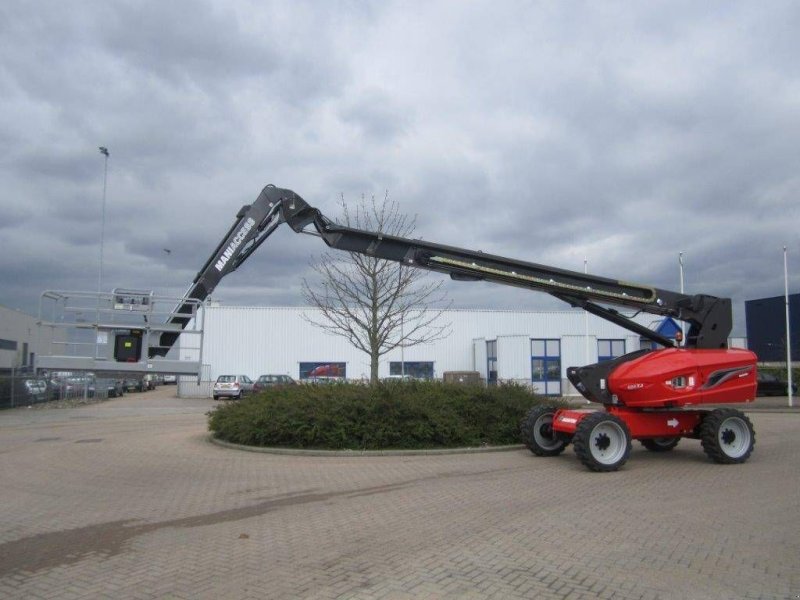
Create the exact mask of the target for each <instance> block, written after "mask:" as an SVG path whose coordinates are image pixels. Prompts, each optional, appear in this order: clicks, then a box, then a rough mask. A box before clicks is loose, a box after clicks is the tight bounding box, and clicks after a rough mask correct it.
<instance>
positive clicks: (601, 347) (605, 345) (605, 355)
mask: <svg viewBox="0 0 800 600" xmlns="http://www.w3.org/2000/svg"><path fill="white" fill-rule="evenodd" d="M623 354H625V340H597V362H603V361H606V360H613V359H615V358H617V357H619V356H622V355H623Z"/></svg>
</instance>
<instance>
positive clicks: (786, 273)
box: [783, 246, 794, 408]
mask: <svg viewBox="0 0 800 600" xmlns="http://www.w3.org/2000/svg"><path fill="white" fill-rule="evenodd" d="M783 298H784V303H785V305H786V379H787V384H786V387H787V390H786V393H787V395H788V396H789V408H791V407H792V406H793V404H794V400H793V398H792V337H791V335H789V333H790V331H791V328H790V327H789V267H788V261H787V258H786V246H784V247H783Z"/></svg>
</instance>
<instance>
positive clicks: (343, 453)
mask: <svg viewBox="0 0 800 600" xmlns="http://www.w3.org/2000/svg"><path fill="white" fill-rule="evenodd" d="M208 441H209V442H211V443H212V444H215V445H217V446H222V447H223V448H230V449H231V450H243V451H245V452H260V453H262V454H283V455H288V456H327V457H330V458H342V457H351V456H356V457H357V456H431V455H442V454H480V453H482V452H509V451H511V450H523V449H525V446H524V445H522V444H513V445H510V446H482V447H480V448H432V449H429V450H424V449H422V450H303V449H300V448H262V447H260V446H245V445H243V444H233V443H231V442H226V441H224V440H220V439H217V438H215V437H214V436H213V434H209V435H208Z"/></svg>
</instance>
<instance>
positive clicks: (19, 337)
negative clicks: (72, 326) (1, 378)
mask: <svg viewBox="0 0 800 600" xmlns="http://www.w3.org/2000/svg"><path fill="white" fill-rule="evenodd" d="M54 336H55V337H54ZM59 339H61V340H63V339H64V337H63V335H61V334H60V333H55V334H54V333H53V332H52V331H47V332H41V331H39V326H38V325H37V319H36V317H33V316H31V315H29V314H27V313H24V312H22V311H20V310H15V309H13V308H8V307H5V306H2V305H0V373H10V372H12V371H27V370H32V369H33V366H34V363H35V361H36V356H37V355H39V353H41V352H44V353H51V352H52V348H53V345H54V341H55V343H56V344H57V343H58V340H59Z"/></svg>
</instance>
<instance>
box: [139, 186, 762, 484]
mask: <svg viewBox="0 0 800 600" xmlns="http://www.w3.org/2000/svg"><path fill="white" fill-rule="evenodd" d="M282 223H286V224H288V225H289V227H291V228H292V230H294V231H295V232H297V233H308V234H311V235H315V236H318V237H321V238H322V240H323V241H324V242H325V243H326V244H327V245H328V246H330V247H331V248H335V249H338V250H344V251H346V252H354V253H359V254H366V255H370V256H374V257H377V258H382V259H386V260H391V261H396V262H399V263H402V264H403V265H406V266H409V267H415V268H420V269H427V270H430V271H438V272H440V273H445V274H448V275H450V277H451V278H452V279H455V280H460V281H490V282H494V283H499V284H504V285H510V286H516V287H522V288H526V289H531V290H536V291H540V292H544V293H548V294H550V295H552V296H554V297H556V298H558V299H559V300H562V301H564V302H566V303H568V304H570V305H571V306H574V307H580V308H582V309H583V310H585V311H587V312H589V313H591V314H594V315H596V316H599V317H601V318H603V319H606V320H608V321H611V322H613V323H615V324H617V325H620V326H621V327H624V328H626V329H628V330H630V331H632V332H635V333H637V334H639V335H640V336H642V337H644V338H647V339H649V340H651V341H654V342H656V343H658V344H660V345H662V346H664V348H663V349H660V350H640V351H638V352H632V353H630V354H626V355H624V356H622V357H619V358H616V359H614V360H610V361H605V362H601V363H597V364H592V365H587V366H584V367H571V368H569V369H568V370H567V377H568V379H569V380H570V382H571V383H572V384H573V385H574V386H575V388H576V389H577V390H578V391H579V392H580V393H581V394H582V395H583V396H584V397H585V398H586V399H587V400H589V401H591V402H594V403H598V404H601V405H602V406H603V410H575V409H565V408H558V407H555V406H543V407H537V408H534V409H533V410H531V412H530V413H529V414H528V415H527V417H526V418H525V419H524V421H523V423H522V426H521V430H522V435H523V439H524V442H525V444H526V445H527V447H528V448H529V449H530V450H531V452H533V453H534V454H535V455H537V456H554V455H558V454H560V453H561V452H563V450H564V449H565V448H566V446H567V445H568V444H570V443H572V444H573V446H574V449H575V453H576V454H577V456H578V458H579V459H580V460H581V462H582V463H583V464H584V465H585V466H586V467H588V468H589V469H591V470H593V471H615V470H617V469H619V468H620V467H621V466H622V465H623V464H625V462H626V461H627V459H628V456H629V454H630V451H631V440H639V441H640V442H641V444H642V445H643V446H644V447H645V448H647V449H648V450H651V451H653V452H666V451H669V450H672V449H673V448H674V447H675V446H676V445H677V444H678V442H679V441H680V439H681V438H693V439H699V440H700V441H701V444H702V447H703V450H704V451H705V452H706V454H707V455H708V456H709V457H710V458H711V459H712V460H714V461H715V462H717V463H722V464H730V463H742V462H744V461H746V460H747V459H748V457H749V456H750V454H751V452H752V451H753V446H754V444H755V433H754V431H753V426H752V424H751V423H750V420H749V419H748V418H747V416H746V415H745V414H744V413H742V412H741V411H739V410H735V409H730V408H717V409H711V408H706V409H699V408H687V407H691V406H694V405H703V404H723V403H724V404H730V403H740V402H752V401H753V400H754V399H755V393H756V356H755V354H753V353H752V352H749V351H748V350H743V349H728V348H727V342H728V335H729V334H730V331H731V327H732V311H731V302H730V300H729V299H727V298H717V297H714V296H709V295H704V294H698V295H685V294H680V293H677V292H672V291H668V290H662V289H657V288H653V287H650V286H646V285H640V284H635V283H628V282H624V281H618V280H614V279H608V278H605V277H598V276H595V275H588V274H585V273H579V272H576V271H567V270H563V269H558V268H555V267H550V266H546V265H540V264H535V263H529V262H524V261H520V260H514V259H509V258H504V257H501V256H493V255H490V254H485V253H483V252H476V251H473V250H465V249H463V248H456V247H452V246H445V245H442V244H436V243H432V242H426V241H423V240H411V239H407V238H401V237H395V236H390V235H385V234H383V233H380V232H372V231H363V230H359V229H353V228H350V227H343V226H341V225H338V224H337V223H335V222H333V221H331V220H330V219H328V218H327V217H325V216H324V215H323V214H322V213H321V212H320V211H319V210H317V209H316V208H314V207H312V206H310V205H308V204H307V203H306V202H305V201H304V200H303V199H302V198H301V197H300V196H298V195H297V194H295V193H294V192H293V191H291V190H288V189H282V188H277V187H275V186H272V185H268V186H267V187H265V188H264V189H263V190H262V192H261V194H260V195H259V196H258V198H257V199H256V200H255V202H253V203H252V204H250V205H245V206H244V207H242V209H241V210H240V211H239V213H238V214H237V216H236V221H235V222H234V224H233V226H232V227H231V228H230V230H229V231H228V233H227V235H226V236H225V238H224V239H223V240H222V242H220V244H219V245H218V246H217V248H216V250H215V251H214V253H213V254H212V255H211V257H210V258H209V259H208V260H207V261H206V263H205V265H204V266H203V268H202V269H201V270H200V271H199V272H198V274H197V276H196V277H195V279H194V281H193V282H192V285H191V287H190V288H189V290H188V291H187V293H186V295H185V297H184V303H183V304H179V306H178V307H176V309H175V310H174V311H173V316H172V317H171V318H170V319H169V321H168V324H169V325H170V326H171V329H170V330H165V331H164V332H163V333H162V334H161V337H160V341H159V343H158V344H157V345H155V346H153V347H151V348H150V349H149V354H150V357H155V356H163V355H164V354H165V353H166V352H167V351H168V349H169V348H170V347H171V346H172V344H174V342H175V341H176V340H177V338H178V336H179V335H180V331H181V330H182V329H183V328H185V327H186V326H187V325H188V324H189V323H190V321H191V318H190V315H191V314H192V311H193V306H194V304H195V303H196V302H198V301H200V302H202V301H203V300H204V299H205V298H206V297H207V296H208V295H209V294H210V293H211V292H212V290H213V289H214V288H215V287H216V285H217V284H218V283H219V281H220V280H221V279H222V278H223V277H224V276H225V275H227V274H228V273H230V272H232V271H234V270H235V269H236V268H238V267H239V265H241V264H242V263H243V262H244V261H245V260H246V259H247V258H248V257H249V256H250V255H251V254H252V253H253V252H254V251H255V250H256V249H257V248H258V247H259V246H260V245H261V244H262V243H263V242H264V241H265V240H266V239H267V238H268V237H269V236H270V235H271V234H272V233H273V232H274V231H275V229H276V228H277V227H278V226H279V225H281V224H282ZM607 305H612V306H620V307H623V308H627V309H634V310H636V311H639V312H644V313H649V314H654V315H659V316H669V317H673V318H675V319H678V320H681V321H684V322H685V323H687V324H688V325H689V331H688V334H687V336H686V340H685V343H684V345H683V346H682V347H676V346H675V344H674V342H673V341H672V340H671V339H669V338H666V337H663V336H661V335H659V334H658V333H656V332H654V331H652V330H650V329H649V328H647V327H644V326H642V325H640V324H638V323H636V322H635V321H634V320H633V319H632V318H631V317H628V316H625V315H623V314H622V313H620V312H619V311H618V310H616V309H614V308H610V307H609V306H607Z"/></svg>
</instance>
